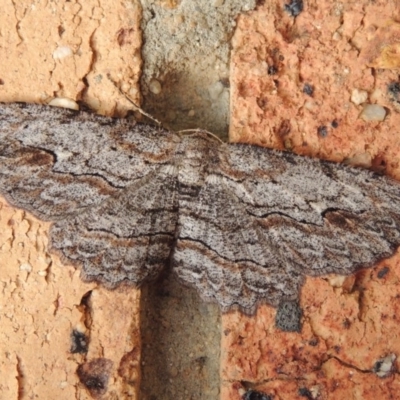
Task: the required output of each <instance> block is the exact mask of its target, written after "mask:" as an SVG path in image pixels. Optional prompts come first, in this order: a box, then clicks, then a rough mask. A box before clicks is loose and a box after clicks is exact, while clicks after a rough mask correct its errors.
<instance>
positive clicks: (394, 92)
mask: <svg viewBox="0 0 400 400" xmlns="http://www.w3.org/2000/svg"><path fill="white" fill-rule="evenodd" d="M387 90H388V93H389V95H390V97H391V98H392V100H394V101H400V82H391V83H389V85H388V87H387Z"/></svg>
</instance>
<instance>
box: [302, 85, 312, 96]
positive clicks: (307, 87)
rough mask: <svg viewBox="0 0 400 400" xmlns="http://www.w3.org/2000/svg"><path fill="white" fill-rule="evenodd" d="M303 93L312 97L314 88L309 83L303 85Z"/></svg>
mask: <svg viewBox="0 0 400 400" xmlns="http://www.w3.org/2000/svg"><path fill="white" fill-rule="evenodd" d="M303 93H305V94H308V95H309V96H312V95H313V93H314V87H313V86H311V85H310V84H309V83H305V84H304V86H303Z"/></svg>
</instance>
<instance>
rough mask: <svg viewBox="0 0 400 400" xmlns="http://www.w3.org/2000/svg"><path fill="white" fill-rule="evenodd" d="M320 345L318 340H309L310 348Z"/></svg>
mask: <svg viewBox="0 0 400 400" xmlns="http://www.w3.org/2000/svg"><path fill="white" fill-rule="evenodd" d="M318 343H319V340H318V338H312V339H311V340H309V342H308V344H309V345H310V346H313V347H315V346H318Z"/></svg>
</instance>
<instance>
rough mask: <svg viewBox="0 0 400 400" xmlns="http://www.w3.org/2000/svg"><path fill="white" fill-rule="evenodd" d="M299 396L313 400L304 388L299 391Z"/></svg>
mask: <svg viewBox="0 0 400 400" xmlns="http://www.w3.org/2000/svg"><path fill="white" fill-rule="evenodd" d="M299 396H301V397H306V398H307V399H310V400H312V399H313V396H312V393H311V392H310V391H309V390H308V389H307V388H305V387H302V388H300V389H299Z"/></svg>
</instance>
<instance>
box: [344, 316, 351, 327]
mask: <svg viewBox="0 0 400 400" xmlns="http://www.w3.org/2000/svg"><path fill="white" fill-rule="evenodd" d="M350 326H351V323H350V320H349V319H348V318H345V319H344V321H343V328H345V329H349V328H350Z"/></svg>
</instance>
